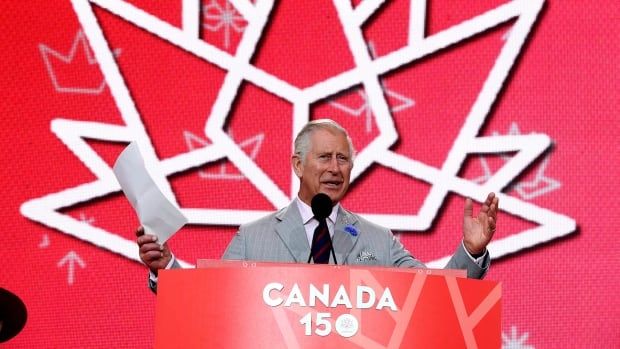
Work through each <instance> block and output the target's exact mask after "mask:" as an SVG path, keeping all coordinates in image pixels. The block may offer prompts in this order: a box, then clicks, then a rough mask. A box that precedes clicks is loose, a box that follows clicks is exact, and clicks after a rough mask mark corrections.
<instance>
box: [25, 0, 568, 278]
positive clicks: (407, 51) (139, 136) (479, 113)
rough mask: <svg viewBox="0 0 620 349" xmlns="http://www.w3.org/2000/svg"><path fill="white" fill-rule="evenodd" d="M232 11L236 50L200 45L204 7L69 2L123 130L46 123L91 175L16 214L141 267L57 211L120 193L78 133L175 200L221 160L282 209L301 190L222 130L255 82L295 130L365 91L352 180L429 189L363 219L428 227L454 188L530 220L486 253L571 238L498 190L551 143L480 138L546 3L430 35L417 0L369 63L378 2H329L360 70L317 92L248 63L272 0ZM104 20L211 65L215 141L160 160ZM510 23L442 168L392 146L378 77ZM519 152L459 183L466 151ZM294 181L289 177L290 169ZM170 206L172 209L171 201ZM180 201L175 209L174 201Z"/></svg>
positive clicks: (206, 219) (130, 246) (548, 217)
mask: <svg viewBox="0 0 620 349" xmlns="http://www.w3.org/2000/svg"><path fill="white" fill-rule="evenodd" d="M231 3H232V4H233V5H234V6H235V10H236V11H237V12H238V13H239V15H240V16H241V17H242V18H243V19H244V20H245V21H246V22H247V26H246V27H245V29H244V35H243V38H242V40H241V42H240V43H239V46H238V47H237V50H236V52H235V53H234V54H231V53H229V52H226V51H224V50H221V49H219V48H217V47H215V46H213V45H211V44H209V43H207V42H205V41H203V40H201V39H200V35H199V30H197V28H198V27H199V23H200V20H201V18H200V4H199V2H193V1H183V7H184V8H183V25H182V27H181V28H178V27H175V26H173V25H171V24H169V23H167V22H166V21H163V20H161V19H159V18H157V17H155V16H152V15H150V14H147V13H145V12H144V11H143V10H141V9H139V8H137V7H135V6H134V5H132V4H130V3H128V2H125V1H106V0H92V1H88V0H72V5H73V8H74V11H75V13H76V15H77V18H78V20H79V22H80V24H81V25H82V27H83V30H84V33H85V35H86V37H87V39H88V41H89V43H90V46H91V47H92V49H93V52H94V53H95V57H96V59H97V62H98V63H99V66H100V68H101V71H102V72H103V75H104V77H105V80H106V82H107V84H108V86H109V88H110V90H111V92H112V96H113V97H114V100H115V103H116V105H117V107H118V109H119V110H120V112H121V116H122V119H123V121H124V125H113V124H106V123H101V122H86V121H77V120H68V119H61V118H57V119H54V120H52V123H51V129H52V132H54V133H55V134H56V136H57V137H58V138H59V139H60V140H61V141H62V142H63V143H64V144H65V145H66V146H67V148H68V149H70V150H71V151H72V152H73V153H74V154H75V156H76V157H77V158H78V159H79V160H80V161H82V163H83V164H84V165H85V166H86V167H87V168H88V169H89V170H90V171H91V172H92V173H93V174H94V175H95V176H96V178H97V179H96V180H95V181H93V182H90V183H84V184H81V185H78V186H76V187H72V188H67V189H65V190H62V191H59V192H56V193H51V194H48V195H45V196H42V197H39V198H34V199H31V200H29V201H27V202H25V203H23V204H22V206H21V209H20V210H21V213H22V214H23V215H24V216H25V217H27V218H29V219H31V220H34V221H37V222H40V223H42V224H44V225H47V226H49V227H53V228H55V229H58V230H60V231H62V232H64V233H66V234H69V235H72V236H74V237H76V238H79V239H82V240H85V241H88V242H91V243H93V244H95V245H97V246H100V247H102V248H105V249H108V250H110V251H113V252H116V253H118V254H120V255H122V256H125V257H127V258H129V259H133V260H138V259H139V257H138V251H137V249H136V248H135V242H134V241H133V240H128V239H125V238H123V237H121V236H120V234H115V233H114V232H111V231H107V230H105V229H102V228H99V227H95V226H91V225H89V224H87V223H85V222H80V221H79V220H76V219H74V218H72V217H70V216H68V215H65V214H63V213H61V212H60V209H62V208H65V207H70V206H72V205H74V204H76V203H81V202H88V201H91V200H94V199H97V198H99V197H102V196H105V195H109V194H111V193H115V192H119V191H120V187H119V184H118V183H117V181H116V179H115V177H114V174H113V172H112V170H111V169H110V167H109V166H108V165H107V163H106V162H105V161H104V160H103V159H102V158H101V157H100V156H99V155H98V154H97V153H96V152H95V151H94V150H93V149H92V148H91V147H90V146H89V145H88V143H86V141H85V140H84V138H90V139H96V140H100V141H111V142H130V141H135V142H136V143H137V145H138V147H139V148H140V152H141V153H142V154H143V156H144V157H145V162H146V164H147V166H148V167H149V168H156V169H158V170H159V172H160V175H158V176H156V177H155V178H154V180H155V182H156V183H157V184H158V185H159V186H160V187H161V188H163V190H164V191H165V194H166V195H167V196H168V197H170V198H172V199H173V200H174V201H176V200H175V194H174V192H173V191H172V189H171V187H170V183H169V182H168V178H167V177H168V176H170V175H172V174H174V173H178V172H181V171H184V170H187V169H189V168H195V167H198V166H202V165H205V164H210V163H214V162H216V161H219V160H221V159H226V160H228V161H230V162H232V163H233V165H234V166H235V167H236V168H237V169H238V170H239V171H240V173H241V174H243V176H244V177H245V178H247V180H248V181H249V182H250V183H251V184H252V185H253V186H254V187H255V188H256V189H257V190H258V191H259V192H260V193H261V194H262V195H263V196H264V197H265V198H266V200H267V201H268V202H269V203H271V205H272V206H273V208H274V209H277V208H281V207H284V206H286V205H288V204H289V202H290V200H291V196H290V195H287V194H286V192H289V193H296V192H297V190H298V186H299V183H298V182H297V181H296V180H291V188H280V187H279V186H278V185H277V184H276V183H275V182H274V180H273V179H272V178H270V177H269V176H268V175H267V174H266V173H265V172H264V171H263V170H262V169H261V168H260V167H259V166H258V165H257V164H256V162H255V161H253V159H252V158H251V157H250V156H249V155H248V154H246V153H245V152H244V151H243V149H242V148H241V146H240V145H239V144H237V143H236V142H235V141H234V140H233V139H232V137H231V136H230V135H229V134H228V133H227V132H226V130H225V128H226V123H227V120H228V117H229V113H230V110H231V106H232V104H233V103H234V102H235V100H236V98H237V95H238V92H239V91H240V88H241V85H242V83H249V84H253V85H255V86H258V87H259V88H261V89H264V90H265V91H267V92H269V93H271V94H273V95H276V96H278V97H279V98H281V99H282V100H284V101H287V102H289V103H290V104H291V105H293V115H292V118H291V119H292V134H293V135H295V134H297V133H298V132H299V130H300V129H301V128H302V127H303V125H304V124H306V123H307V122H308V121H309V119H310V106H311V105H312V104H313V103H315V102H317V101H320V100H325V99H327V98H329V97H331V96H334V95H336V94H338V93H341V92H343V91H346V90H348V89H351V88H352V87H354V86H360V85H361V86H362V87H363V90H364V92H365V94H366V97H367V100H368V104H369V108H370V109H371V110H372V114H373V115H374V117H375V123H376V127H377V130H378V136H377V137H376V138H375V139H374V140H372V141H371V142H370V144H369V145H368V146H366V147H365V148H364V149H363V150H362V151H360V153H359V154H358V157H357V159H356V164H355V167H354V168H353V173H352V174H351V181H352V183H354V182H355V180H356V179H357V178H359V177H360V175H361V174H363V173H364V172H365V171H366V170H368V169H369V167H370V166H371V165H376V166H384V167H386V168H389V169H391V170H393V171H396V172H399V173H402V174H403V175H404V176H407V177H410V178H412V179H415V180H419V181H423V182H426V183H428V184H430V185H431V186H432V187H431V190H430V192H429V193H428V196H427V197H426V199H425V200H424V203H423V205H422V207H421V208H420V210H419V212H418V213H417V214H413V215H401V214H377V213H372V212H362V213H361V214H362V215H363V216H365V217H366V218H368V219H370V220H372V221H374V222H376V223H378V224H381V225H384V226H386V227H389V228H391V229H396V230H406V231H424V230H427V229H428V228H429V227H430V225H431V224H432V222H433V220H434V219H435V217H436V216H437V214H438V211H439V209H440V207H441V206H442V203H443V201H444V200H445V198H446V196H447V195H448V194H449V193H451V192H452V193H455V194H457V195H461V196H464V197H471V198H473V199H474V200H476V201H478V202H482V201H483V200H484V199H485V197H486V193H488V192H490V191H494V192H496V193H498V196H499V198H500V201H501V202H502V206H501V210H502V211H505V212H508V213H510V214H512V215H515V216H518V217H521V218H523V219H525V220H527V221H530V222H534V223H536V224H537V226H535V227H533V228H528V229H527V230H524V231H522V232H519V233H517V234H513V235H510V236H508V237H503V238H501V239H495V240H494V241H493V242H492V243H491V244H490V245H489V247H488V248H489V250H490V252H491V254H492V255H493V256H494V257H496V258H499V257H501V256H505V255H508V254H510V253H513V252H516V251H518V250H521V249H524V248H528V247H531V246H534V245H537V244H540V243H543V242H546V241H549V240H551V239H554V238H557V237H560V236H564V235H567V234H570V233H571V232H573V231H574V230H575V221H574V220H573V219H571V218H570V217H567V216H565V215H563V214H560V213H557V212H553V211H551V210H549V209H546V208H542V207H539V206H536V205H534V204H533V203H530V202H526V201H523V200H520V199H519V198H515V197H511V196H508V195H505V194H503V193H502V190H503V189H505V187H506V186H507V185H508V184H509V183H510V182H511V181H512V180H513V179H514V178H515V177H516V176H518V175H519V174H520V173H521V172H522V171H523V170H524V169H525V168H526V167H527V166H528V165H529V164H531V163H532V162H533V161H534V160H535V159H536V158H537V157H538V156H539V155H540V154H542V152H544V151H545V149H547V148H548V147H549V145H550V139H549V137H548V136H546V135H542V134H530V135H502V136H479V135H478V134H479V131H480V129H481V127H482V126H483V125H484V123H485V121H486V118H487V116H488V113H489V110H490V108H491V106H492V105H493V104H494V102H495V99H496V97H497V96H498V92H499V91H500V89H501V88H502V86H503V84H504V81H505V79H506V77H507V75H508V72H509V71H510V70H511V67H512V66H513V65H514V63H515V60H516V58H517V57H518V55H519V53H520V52H521V50H522V48H523V43H524V41H525V39H526V38H527V36H528V34H529V33H530V30H531V28H532V26H533V24H534V22H535V21H536V18H537V15H538V14H539V12H540V10H541V8H542V5H543V1H542V0H515V1H512V2H508V3H506V4H503V5H500V6H499V7H497V8H495V9H492V10H490V11H487V12H485V13H482V14H480V15H477V16H475V17H473V18H470V19H468V20H466V21H463V22H461V23H459V24H456V25H454V26H452V27H449V28H447V29H444V30H442V31H441V32H438V33H435V34H433V35H429V36H427V35H425V29H424V28H425V25H424V24H425V21H426V19H425V14H426V11H425V8H426V1H424V0H412V2H411V6H410V9H411V13H410V15H409V21H411V23H410V25H409V33H408V38H409V40H408V43H407V45H405V46H404V47H402V48H400V49H397V50H395V51H394V52H392V53H390V54H387V55H385V56H382V57H379V58H373V57H372V56H371V54H370V52H369V51H368V49H367V43H366V41H365V39H364V35H363V32H362V26H363V25H364V23H365V22H366V21H367V20H368V19H369V18H370V17H371V16H372V14H373V13H375V12H376V11H377V10H378V9H379V8H380V7H381V6H382V5H383V4H384V3H385V2H384V1H363V2H362V3H360V4H359V5H358V6H357V7H355V8H353V7H352V6H351V3H350V2H349V1H342V0H334V6H335V8H336V11H337V13H338V18H339V20H340V22H341V24H342V27H343V29H344V33H345V36H346V40H347V42H348V45H349V49H350V51H351V54H352V56H353V60H354V62H355V66H354V67H353V68H351V69H350V70H348V71H346V72H344V73H341V74H339V75H337V76H333V77H330V78H327V79H325V80H323V81H320V82H318V83H316V84H314V85H312V86H309V87H306V88H299V87H297V86H294V85H292V84H291V83H288V82H286V81H283V80H281V79H279V78H278V77H276V76H274V75H272V74H270V73H269V72H267V71H264V70H262V69H260V68H258V67H256V66H255V65H253V64H252V63H251V61H252V57H253V55H254V52H255V51H256V48H257V45H258V43H259V41H260V39H261V36H262V34H263V30H264V28H265V26H266V24H267V22H268V19H269V14H270V12H271V11H272V8H273V4H274V0H258V1H256V2H255V3H252V2H250V1H247V0H235V1H231ZM93 4H94V5H97V6H98V7H102V8H104V9H105V10H107V11H109V12H110V13H112V14H114V15H115V16H118V17H120V18H122V19H124V20H126V21H127V22H129V23H131V24H133V25H135V26H137V27H139V28H141V29H142V30H144V31H146V32H149V33H151V34H153V35H155V36H157V37H159V38H161V39H162V40H164V41H166V42H168V43H170V44H172V45H175V46H177V47H178V48H179V49H182V50H184V51H185V52H187V53H189V54H192V55H195V56H196V57H198V58H199V59H202V60H204V61H205V62H208V63H209V64H212V65H215V66H217V67H219V68H220V69H222V70H223V71H225V72H226V77H225V79H224V83H223V85H222V86H221V88H220V90H219V93H218V95H217V98H216V100H215V103H214V106H213V108H212V110H211V113H210V115H208V116H207V117H206V122H205V126H204V137H206V138H208V139H209V140H211V141H212V143H211V144H209V145H207V146H204V147H199V148H197V149H194V150H191V151H188V152H186V153H182V154H178V155H175V156H172V157H169V158H165V159H160V158H158V157H157V155H156V152H155V149H154V147H153V145H152V142H151V139H150V136H149V134H148V133H147V131H146V128H145V127H144V124H143V123H142V121H141V117H140V114H139V111H138V109H137V108H136V105H135V103H134V101H133V100H132V94H131V93H130V91H129V88H128V86H127V85H126V84H125V82H124V79H123V77H122V74H121V71H120V69H119V67H118V66H117V63H116V61H115V60H114V54H113V52H112V51H110V49H109V44H108V42H107V40H106V38H105V36H104V35H103V32H102V30H101V28H100V26H99V23H98V21H97V19H96V17H95V15H94V13H93V9H92V5H93ZM506 22H511V23H513V28H512V30H511V34H510V36H509V37H507V39H506V41H505V42H504V43H503V46H502V49H501V50H500V52H499V55H498V57H497V59H496V60H495V63H494V66H493V67H492V68H491V70H490V71H489V74H488V76H487V77H486V80H485V82H484V84H483V85H482V88H481V90H480V92H479V94H478V96H477V97H476V99H475V101H474V104H473V106H472V107H471V109H470V111H469V113H468V115H467V116H466V119H465V122H464V124H463V126H462V128H461V130H460V132H459V133H458V135H457V136H456V138H455V139H454V142H453V145H452V147H451V149H450V150H449V152H448V155H447V158H446V160H445V162H444V164H443V165H442V166H441V167H440V168H437V167H433V166H429V165H427V164H425V163H423V162H421V161H418V160H416V159H413V158H410V157H407V156H404V155H402V154H399V153H397V152H396V151H393V150H391V149H390V148H391V146H392V145H394V144H395V143H396V142H397V141H398V137H399V135H398V132H397V131H396V128H395V125H394V121H393V118H392V114H391V113H392V112H391V111H390V108H389V106H388V103H387V100H386V96H385V95H384V93H383V87H382V85H381V82H380V79H381V76H383V75H385V74H388V73H389V72H392V71H394V70H396V69H398V68H399V67H401V66H403V65H407V64H411V63H412V62H416V61H417V60H420V59H422V58H424V57H427V56H429V55H432V54H434V53H436V52H439V51H441V50H443V49H446V48H448V47H451V46H453V45H456V44H459V43H461V42H463V41H467V40H468V39H469V38H471V37H473V36H475V35H478V34H480V33H483V32H485V31H487V30H490V29H492V28H495V27H497V26H499V25H501V24H503V23H506ZM505 152H516V156H514V157H513V158H512V159H510V160H509V161H508V162H506V164H505V165H504V166H503V167H502V168H501V169H500V170H499V171H497V172H496V173H495V174H494V175H493V176H492V177H491V178H489V180H487V181H486V182H485V183H483V184H477V183H474V182H473V181H471V180H467V179H463V178H460V177H459V176H458V172H459V170H460V169H461V167H462V165H463V163H464V161H465V160H466V158H467V157H468V156H470V155H472V154H481V153H485V154H501V153H505ZM290 173H291V178H295V177H294V173H293V171H292V170H291V172H290ZM175 203H176V202H175ZM176 204H177V205H178V203H176ZM181 209H182V210H183V213H184V215H185V216H186V217H187V218H188V219H189V222H190V224H205V225H239V224H242V223H245V222H248V221H251V220H254V219H257V218H260V217H262V216H264V215H266V214H268V213H271V212H272V211H265V210H241V209H236V210H229V209H204V208H188V207H181ZM447 259H448V257H447V256H446V257H444V258H441V259H438V260H434V261H430V262H429V263H428V265H429V266H430V267H441V266H443V265H445V263H446V262H447Z"/></svg>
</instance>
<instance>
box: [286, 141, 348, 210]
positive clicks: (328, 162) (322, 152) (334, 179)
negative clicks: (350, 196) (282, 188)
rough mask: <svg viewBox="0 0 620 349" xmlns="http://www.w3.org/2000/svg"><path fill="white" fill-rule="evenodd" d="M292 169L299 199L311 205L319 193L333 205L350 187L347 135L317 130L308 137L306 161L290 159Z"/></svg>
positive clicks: (295, 158)
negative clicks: (326, 197) (325, 195)
mask: <svg viewBox="0 0 620 349" xmlns="http://www.w3.org/2000/svg"><path fill="white" fill-rule="evenodd" d="M292 160H293V169H294V170H295V174H296V175H297V177H299V179H300V186H299V198H300V199H301V200H302V201H303V202H305V203H307V204H308V205H310V202H311V201H312V197H314V195H316V194H318V193H324V194H327V195H328V196H329V197H330V198H331V199H332V202H333V203H334V204H335V203H336V202H338V201H340V200H341V199H342V197H343V196H344V194H345V193H346V192H347V189H348V188H349V179H350V177H351V169H352V168H353V162H352V160H351V152H350V149H349V144H348V142H347V138H346V136H345V135H344V134H343V133H341V132H338V131H336V130H333V131H332V130H324V129H317V130H315V131H314V132H313V133H312V134H311V135H310V150H309V151H308V154H306V159H305V160H304V161H302V159H300V158H299V156H297V155H294V156H293V159H292Z"/></svg>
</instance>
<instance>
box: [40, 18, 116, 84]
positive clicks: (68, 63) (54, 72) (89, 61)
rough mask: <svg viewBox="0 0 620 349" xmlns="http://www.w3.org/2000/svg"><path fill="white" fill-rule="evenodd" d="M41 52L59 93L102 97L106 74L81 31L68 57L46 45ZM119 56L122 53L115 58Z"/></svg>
mask: <svg viewBox="0 0 620 349" xmlns="http://www.w3.org/2000/svg"><path fill="white" fill-rule="evenodd" d="M39 52H40V53H41V57H42V58H43V62H44V63H45V69H46V70H47V73H48V75H49V77H50V80H51V81H52V85H53V86H54V89H55V90H56V91H57V92H61V93H83V94H100V93H101V92H102V91H103V89H104V88H105V79H104V78H103V74H101V70H100V69H99V65H98V64H97V60H96V59H95V57H94V55H93V52H92V50H91V49H90V47H89V45H88V41H87V40H86V37H85V36H84V33H83V32H82V31H81V30H79V31H78V32H77V33H76V35H75V38H74V39H73V43H72V44H71V48H69V51H68V52H67V53H66V54H63V53H61V52H60V51H57V50H55V49H53V48H51V47H49V46H47V45H45V44H39ZM119 54H120V50H115V51H114V55H115V56H117V55H119Z"/></svg>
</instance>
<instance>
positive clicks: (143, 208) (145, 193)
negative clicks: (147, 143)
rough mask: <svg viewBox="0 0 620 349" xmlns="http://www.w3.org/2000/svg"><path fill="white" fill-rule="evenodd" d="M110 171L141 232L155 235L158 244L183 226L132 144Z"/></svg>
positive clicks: (181, 218)
mask: <svg viewBox="0 0 620 349" xmlns="http://www.w3.org/2000/svg"><path fill="white" fill-rule="evenodd" d="M113 171H114V175H115V176H116V179H117V180H118V183H119V184H120V185H121V189H122V190H123V193H125V196H126V197H127V199H128V200H129V203H131V206H133V208H134V210H135V211H136V214H137V215H138V219H139V220H140V223H141V224H142V226H143V227H144V230H145V231H146V233H147V234H151V235H156V236H157V240H158V242H159V243H160V244H163V243H164V242H166V240H168V239H169V238H170V237H171V236H172V235H173V234H174V233H176V232H177V231H178V230H179V229H181V227H182V226H183V225H185V223H187V218H185V216H183V214H182V213H181V210H180V209H179V208H178V207H176V206H175V205H174V204H173V203H172V202H170V200H168V199H167V198H166V196H165V195H164V193H163V192H162V190H161V189H160V188H159V187H158V186H157V184H156V183H155V181H154V180H153V178H152V176H151V175H150V174H149V172H148V171H147V169H146V166H145V164H144V160H143V158H142V156H141V154H140V151H139V149H138V145H137V144H136V143H135V142H132V143H131V144H129V145H128V146H127V148H125V150H123V152H122V153H121V155H120V156H119V157H118V159H117V160H116V163H115V164H114V169H113Z"/></svg>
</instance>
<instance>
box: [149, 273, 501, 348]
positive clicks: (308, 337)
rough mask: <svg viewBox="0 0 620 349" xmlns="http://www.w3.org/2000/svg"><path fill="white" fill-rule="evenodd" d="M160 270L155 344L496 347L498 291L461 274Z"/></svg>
mask: <svg viewBox="0 0 620 349" xmlns="http://www.w3.org/2000/svg"><path fill="white" fill-rule="evenodd" d="M199 265H200V266H203V267H204V268H198V269H174V270H162V271H161V273H160V278H159V286H158V295H157V319H156V336H155V338H156V339H155V341H156V343H155V347H156V348H499V347H501V327H500V316H501V306H500V298H501V286H500V284H498V283H497V282H493V281H480V280H470V279H466V278H463V277H458V276H459V275H462V273H461V272H460V271H437V270H429V269H397V268H373V267H370V268H365V267H357V266H331V265H330V266H325V265H307V264H283V263H248V262H220V261H214V262H212V263H209V262H206V263H205V262H202V263H199Z"/></svg>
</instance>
